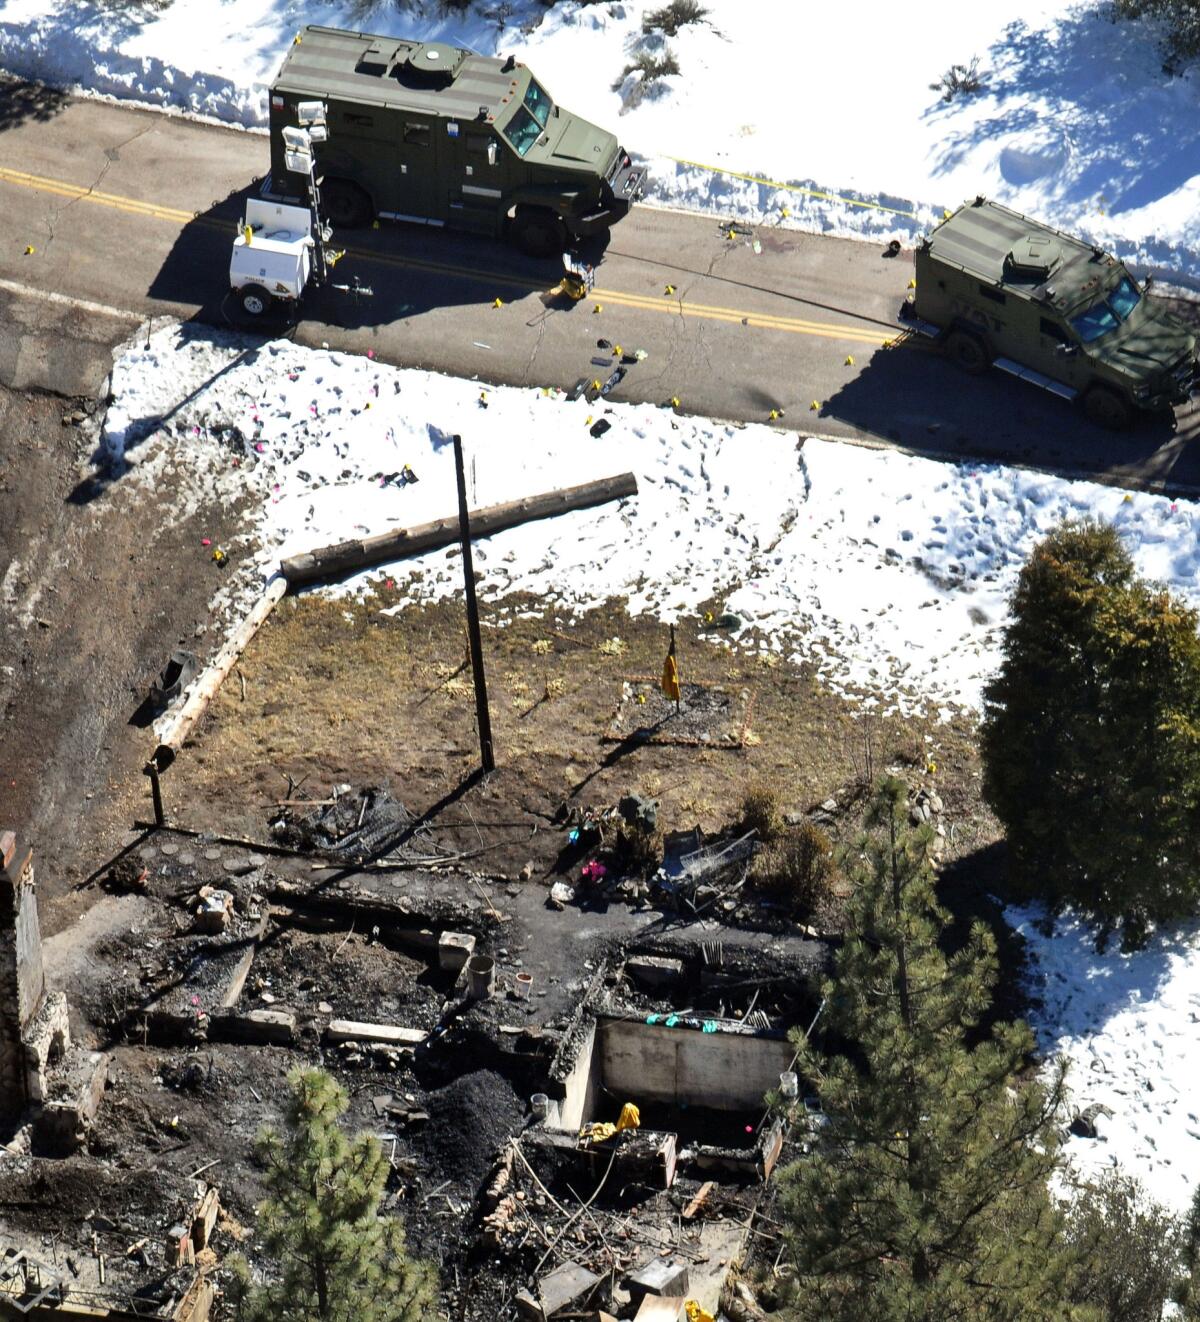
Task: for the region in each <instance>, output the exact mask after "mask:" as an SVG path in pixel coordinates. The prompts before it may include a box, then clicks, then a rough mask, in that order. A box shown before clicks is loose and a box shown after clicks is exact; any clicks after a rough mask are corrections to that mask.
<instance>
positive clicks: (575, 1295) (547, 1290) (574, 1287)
mask: <svg viewBox="0 0 1200 1322" xmlns="http://www.w3.org/2000/svg"><path fill="white" fill-rule="evenodd" d="M602 1279H603V1277H600V1276H597V1275H596V1273H595V1272H590V1271H588V1269H587V1268H586V1267H581V1266H580V1265H579V1263H577V1262H564V1263H563V1265H562V1266H561V1267H556V1268H555V1269H554V1271H552V1272H548V1273H547V1274H546V1275H545V1276H543V1277H542V1278H541V1279H540V1280H539V1281H538V1292H537V1295H536V1296H535V1295H534V1294H532V1293H531V1292H530V1291H529V1290H521V1291H519V1292H518V1294H517V1298H516V1304H517V1312H519V1313H520V1314H521V1316H522V1317H524V1318H529V1319H531V1322H549V1319H550V1318H552V1317H553V1316H554V1314H555V1313H558V1312H561V1310H562V1309H564V1308H566V1307H567V1305H568V1304H573V1303H575V1302H576V1300H581V1299H583V1298H584V1296H585V1295H588V1294H590V1293H591V1292H592V1290H594V1289H595V1288H596V1286H597V1285H599V1283H600V1281H601V1280H602Z"/></svg>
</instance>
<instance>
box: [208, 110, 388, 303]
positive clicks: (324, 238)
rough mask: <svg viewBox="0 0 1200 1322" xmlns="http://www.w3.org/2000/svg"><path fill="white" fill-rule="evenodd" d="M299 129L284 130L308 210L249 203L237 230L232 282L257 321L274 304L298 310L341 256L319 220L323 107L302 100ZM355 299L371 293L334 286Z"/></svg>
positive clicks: (288, 154)
mask: <svg viewBox="0 0 1200 1322" xmlns="http://www.w3.org/2000/svg"><path fill="white" fill-rule="evenodd" d="M296 114H297V117H298V118H299V120H300V124H299V125H298V126H296V125H287V126H285V127H284V129H283V130H282V133H283V141H284V147H285V159H286V160H287V168H288V169H289V170H291V171H293V172H294V173H296V174H302V175H305V176H306V177H307V178H308V196H309V205H308V206H306V207H297V206H289V205H288V204H287V203H285V202H274V201H271V200H269V199H267V198H261V197H254V198H247V199H246V214H245V216H244V217H243V218H242V223H241V224H240V225H239V226H238V233H237V237H236V238H235V239H234V241H233V255H232V256H231V257H230V259H229V283H230V285H231V287H232V288H233V292H234V294H235V295H236V297H237V300H238V302H239V304H240V305H241V308H242V311H243V312H244V313H246V315H247V316H249V317H252V318H259V317H263V316H265V315H266V313H268V312H269V311H270V310H271V307H272V306H273V305H274V304H275V303H276V302H279V303H285V304H288V305H290V306H291V307H292V308H297V307H298V306H299V303H300V299H301V297H302V296H303V294H304V289H305V286H306V285H307V284H308V283H309V281H310V280H311V281H312V282H313V284H315V285H320V284H324V283H326V282H327V281H328V278H329V273H330V271H331V270H332V269H333V267H334V266H335V265H336V264H337V261H338V259H339V258H340V257H341V255H342V254H341V253H340V252H333V251H332V250H331V249H330V247H329V240H330V238H331V237H332V235H331V232H330V229H329V226H328V225H327V224H326V223H325V222H323V221H322V220H321V194H320V190H319V189H318V187H317V179H316V162H315V159H314V157H313V148H314V147H315V146H316V145H317V144H319V143H322V142H325V141H326V139H327V138H328V136H329V132H328V128H327V126H326V123H325V105H324V103H323V102H321V101H301V102H300V104H299V105H298V106H297V107H296ZM332 288H334V289H336V290H338V291H339V292H341V293H348V294H352V295H353V296H354V297H355V298H359V297H369V296H370V294H371V290H370V288H369V287H368V286H367V285H362V284H360V283H359V282H358V279H357V277H356V278H355V280H354V282H353V283H352V284H350V285H333V286H332Z"/></svg>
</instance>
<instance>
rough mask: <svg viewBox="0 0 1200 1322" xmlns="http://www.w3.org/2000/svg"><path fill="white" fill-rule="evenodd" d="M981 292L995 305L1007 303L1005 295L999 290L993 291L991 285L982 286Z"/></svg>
mask: <svg viewBox="0 0 1200 1322" xmlns="http://www.w3.org/2000/svg"><path fill="white" fill-rule="evenodd" d="M979 292H980V293H981V294H982V295H983V296H984V298H990V299H991V300H992V302H993V303H1001V304H1002V303H1003V302H1004V301H1005V300H1004V295H1003V294H1002V293H1001V292H1000V291H999V290H998V289H993V288H992V287H991V285H980V286H979Z"/></svg>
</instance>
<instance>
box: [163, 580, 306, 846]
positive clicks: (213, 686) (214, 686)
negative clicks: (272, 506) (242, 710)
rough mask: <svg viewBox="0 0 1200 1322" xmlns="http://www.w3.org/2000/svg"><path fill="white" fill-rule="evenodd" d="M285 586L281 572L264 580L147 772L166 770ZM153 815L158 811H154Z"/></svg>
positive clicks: (173, 722) (172, 723)
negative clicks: (262, 589)
mask: <svg viewBox="0 0 1200 1322" xmlns="http://www.w3.org/2000/svg"><path fill="white" fill-rule="evenodd" d="M287 590H288V580H287V579H286V578H284V577H283V576H282V575H280V574H277V575H276V576H275V577H274V578H273V579H271V581H270V582H269V583H268V584H267V590H266V591H265V592H264V593H263V595H262V596H261V597H260V598H259V601H258V604H257V605H256V606H255V607H254V609H253V610H252V611H251V612H250V614H249V615H247V616H246V618H245V619H244V620H243V621H242V622H241V624H239V625H238V627H237V628H236V629H235V630H234V631H233V633H231V634H230V635H229V637H228V638H227V639H226V640H225V642H224V644H223V645H222V647H221V650H220V651H219V652H218V653H217V655H216V656H215V657H214V658H213V660H212V662H211V664H210V665H209V667H208V669H207V670H206V671H205V672H204V673H203V674H202V675H201V676H200V678H199V679H198V680H197V681H196V683H195V685H194V686H193V688H192V691H191V692H190V693H189V694H188V696H187V698H186V700H185V701H184V704H183V706H182V707H180V709H179V710H178V711H177V712H176V713H175V715H174V716H172V717H171V719H170V720H169V721H168V722H167V723H166V725H164V726H163V728H162V731H161V733H160V734H159V736H158V747H157V748H156V749H155V750H154V756H153V757H152V758H151V759H150V761H149V762H148V763H147V764H146V774H147V775H150V773H151V771H152V770H153V771H155V772H160V771H165V770H166V769H167V768H168V767H169V766H170V765H171V763H172V762H174V761H175V757H176V755H177V754H178V752H179V750H180V748H182V747H183V743H184V740H185V739H186V738H187V737H188V735H189V734H191V732H192V730H193V729H194V728H195V726H196V722H197V721H198V720H199V719H200V718H201V716H203V715H204V712H205V710H206V709H207V707H208V704H209V703H210V702H211V701H212V700H213V698H214V697H215V696H216V693H217V690H218V689H219V688H220V687H221V685H222V684H223V683H224V681H225V677H226V676H227V675H228V674H229V672H230V671H231V670H232V669H233V667H234V664H235V663H236V661H237V659H238V657H239V656H241V654H242V653H243V652H244V651H245V650H246V647H247V645H248V644H249V642H250V639H251V638H253V637H254V635H255V634H256V633H257V632H258V631H259V629H260V628H261V627H262V624H263V622H264V621H265V620H266V618H267V616H268V615H270V613H271V612H272V611H273V610H274V609H275V607H276V606H277V605H278V604H279V602H280V601H282V600H283V597H284V595H285V594H286V593H287ZM152 783H153V781H152ZM156 809H157V805H156ZM155 815H156V816H157V815H158V814H157V811H156V813H155ZM160 825H161V823H160Z"/></svg>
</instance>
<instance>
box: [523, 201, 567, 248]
mask: <svg viewBox="0 0 1200 1322" xmlns="http://www.w3.org/2000/svg"><path fill="white" fill-rule="evenodd" d="M509 234H510V236H511V238H512V241H513V242H514V243H515V244H516V245H517V247H518V248H520V250H521V251H522V252H523V253H524V254H525V255H526V256H527V257H549V256H550V255H551V254H552V253H560V252H562V250H563V249H564V248H565V247H566V246H567V234H566V230H565V229H564V228H563V223H562V221H561V220H559V218H558V217H557V216H556V215H555V214H554V212H553V211H546V210H544V209H543V208H541V207H518V208H517V214H516V215H515V216H514V217H513V222H512V228H511V229H510V231H509Z"/></svg>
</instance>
